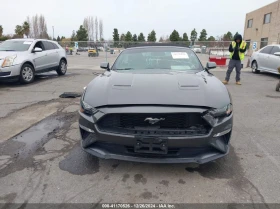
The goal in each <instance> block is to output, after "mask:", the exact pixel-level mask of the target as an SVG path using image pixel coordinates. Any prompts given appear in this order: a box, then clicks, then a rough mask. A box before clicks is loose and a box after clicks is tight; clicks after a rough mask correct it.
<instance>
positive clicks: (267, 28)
mask: <svg viewBox="0 0 280 209" xmlns="http://www.w3.org/2000/svg"><path fill="white" fill-rule="evenodd" d="M267 13H272V15H271V21H270V23H269V24H263V21H264V15H265V14H267ZM250 19H253V26H252V28H247V22H248V20H250ZM279 34H280V0H278V1H276V2H273V3H271V4H269V5H267V6H265V7H262V8H260V9H258V10H255V11H253V12H250V13H248V14H246V20H245V28H244V40H251V44H252V42H253V41H257V42H260V41H261V38H268V42H269V44H275V43H277V41H278V43H279V41H280V40H279V39H280V37H279ZM259 47H260V43H258V48H259Z"/></svg>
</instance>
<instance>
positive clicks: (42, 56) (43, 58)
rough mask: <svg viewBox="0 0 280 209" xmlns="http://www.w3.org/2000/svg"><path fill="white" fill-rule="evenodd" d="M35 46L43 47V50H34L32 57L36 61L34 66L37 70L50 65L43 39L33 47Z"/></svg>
mask: <svg viewBox="0 0 280 209" xmlns="http://www.w3.org/2000/svg"><path fill="white" fill-rule="evenodd" d="M35 48H40V49H42V51H41V52H32V54H33V55H32V59H33V62H34V67H35V71H40V70H43V69H45V68H46V67H47V66H48V62H47V52H46V50H45V47H44V45H43V43H42V41H37V42H36V43H35V45H34V47H33V49H35Z"/></svg>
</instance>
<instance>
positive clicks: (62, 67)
mask: <svg viewBox="0 0 280 209" xmlns="http://www.w3.org/2000/svg"><path fill="white" fill-rule="evenodd" d="M56 72H57V74H58V75H65V74H66V72H67V63H66V61H65V60H64V59H62V60H60V62H59V66H58V68H57V70H56Z"/></svg>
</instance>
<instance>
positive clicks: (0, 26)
mask: <svg viewBox="0 0 280 209" xmlns="http://www.w3.org/2000/svg"><path fill="white" fill-rule="evenodd" d="M2 36H3V27H2V25H0V37H2Z"/></svg>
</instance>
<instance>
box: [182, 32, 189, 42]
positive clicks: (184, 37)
mask: <svg viewBox="0 0 280 209" xmlns="http://www.w3.org/2000/svg"><path fill="white" fill-rule="evenodd" d="M183 41H189V37H188V35H187V33H184V34H183Z"/></svg>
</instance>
